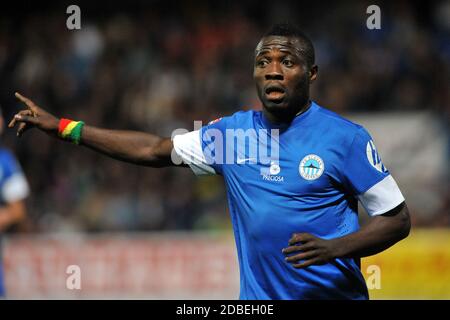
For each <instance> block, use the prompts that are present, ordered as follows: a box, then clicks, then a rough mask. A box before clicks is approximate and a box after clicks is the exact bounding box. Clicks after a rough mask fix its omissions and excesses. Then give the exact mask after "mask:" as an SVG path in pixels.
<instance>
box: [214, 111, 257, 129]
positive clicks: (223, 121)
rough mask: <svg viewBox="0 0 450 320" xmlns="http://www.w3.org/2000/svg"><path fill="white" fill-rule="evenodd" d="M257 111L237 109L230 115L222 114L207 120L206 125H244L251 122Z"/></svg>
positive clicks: (228, 126) (230, 126) (234, 126)
mask: <svg viewBox="0 0 450 320" xmlns="http://www.w3.org/2000/svg"><path fill="white" fill-rule="evenodd" d="M258 113H259V112H258V111H255V110H248V111H244V110H241V111H237V112H235V113H233V114H231V115H228V116H223V117H220V118H217V119H214V120H212V121H210V122H208V125H207V126H215V127H216V126H217V127H222V128H224V129H227V128H236V127H239V128H240V127H245V126H246V125H247V124H250V123H252V122H253V119H254V117H255V116H257V115H258Z"/></svg>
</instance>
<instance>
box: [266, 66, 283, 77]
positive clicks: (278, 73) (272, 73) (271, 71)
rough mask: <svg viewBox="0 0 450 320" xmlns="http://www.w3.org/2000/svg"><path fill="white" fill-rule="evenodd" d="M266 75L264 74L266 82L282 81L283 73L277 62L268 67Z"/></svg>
mask: <svg viewBox="0 0 450 320" xmlns="http://www.w3.org/2000/svg"><path fill="white" fill-rule="evenodd" d="M266 70H267V73H266V74H265V78H266V80H283V79H284V76H283V71H282V70H281V66H280V64H279V63H278V62H273V63H271V64H270V65H269V68H267V69H266Z"/></svg>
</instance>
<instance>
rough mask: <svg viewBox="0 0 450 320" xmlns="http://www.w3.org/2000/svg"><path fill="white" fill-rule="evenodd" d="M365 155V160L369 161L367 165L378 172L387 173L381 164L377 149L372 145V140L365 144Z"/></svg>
mask: <svg viewBox="0 0 450 320" xmlns="http://www.w3.org/2000/svg"><path fill="white" fill-rule="evenodd" d="M366 154H367V160H369V163H370V164H371V165H372V167H374V168H375V169H377V170H378V171H380V172H386V171H387V170H386V168H385V166H384V165H383V163H382V162H381V157H380V155H379V154H378V151H377V147H375V144H374V143H373V141H372V140H370V141H369V142H367V147H366Z"/></svg>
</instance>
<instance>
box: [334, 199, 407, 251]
mask: <svg viewBox="0 0 450 320" xmlns="http://www.w3.org/2000/svg"><path fill="white" fill-rule="evenodd" d="M409 230H410V219H409V212H408V208H407V206H406V204H402V205H400V206H398V207H397V208H395V209H394V210H391V211H390V212H389V213H388V214H385V215H383V216H378V217H374V218H372V219H371V220H370V221H369V223H367V224H366V225H365V226H363V227H362V228H361V229H360V230H359V231H357V232H354V233H352V234H349V235H347V236H344V237H341V238H337V239H335V245H334V247H335V248H336V249H335V251H336V252H335V255H336V258H341V257H347V258H348V257H350V258H358V257H366V256H370V255H374V254H377V253H379V252H381V251H384V250H386V249H387V248H389V247H390V246H392V245H394V244H395V243H397V242H398V241H400V240H402V239H404V238H406V237H407V236H408V234H409Z"/></svg>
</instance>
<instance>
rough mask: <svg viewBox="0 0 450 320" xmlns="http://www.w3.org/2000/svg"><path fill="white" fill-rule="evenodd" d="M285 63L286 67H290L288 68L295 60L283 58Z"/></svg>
mask: <svg viewBox="0 0 450 320" xmlns="http://www.w3.org/2000/svg"><path fill="white" fill-rule="evenodd" d="M283 64H284V65H285V66H286V67H288V68H290V67H293V66H294V62H293V61H292V60H290V59H284V60H283Z"/></svg>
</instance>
